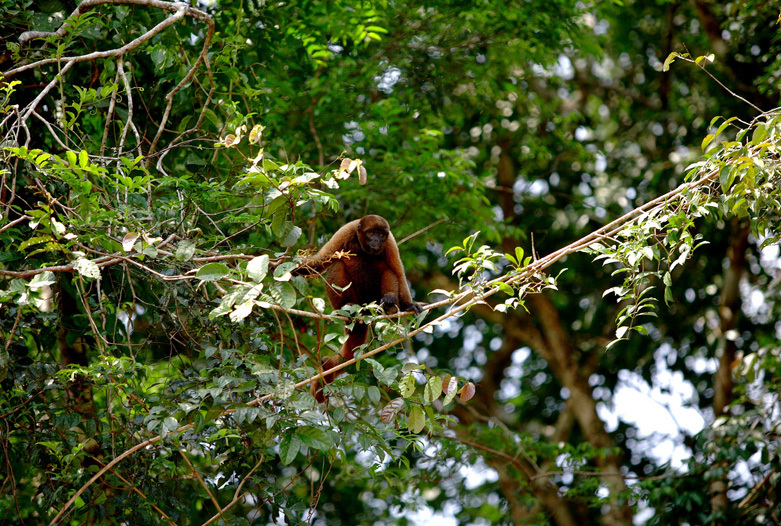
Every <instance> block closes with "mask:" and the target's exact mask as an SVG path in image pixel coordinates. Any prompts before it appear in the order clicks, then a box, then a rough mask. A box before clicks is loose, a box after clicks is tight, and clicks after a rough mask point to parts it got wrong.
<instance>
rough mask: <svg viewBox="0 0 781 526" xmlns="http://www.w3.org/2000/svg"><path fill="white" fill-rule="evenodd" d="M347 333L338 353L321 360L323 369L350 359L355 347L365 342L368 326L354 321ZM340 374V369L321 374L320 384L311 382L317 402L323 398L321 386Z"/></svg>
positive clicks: (328, 368)
mask: <svg viewBox="0 0 781 526" xmlns="http://www.w3.org/2000/svg"><path fill="white" fill-rule="evenodd" d="M347 334H348V336H347V341H345V342H344V345H343V346H342V348H341V349H340V350H339V354H336V355H334V356H331V357H329V358H326V359H325V360H323V363H322V369H323V371H329V370H331V369H333V368H334V367H336V366H337V365H339V364H340V363H342V362H345V361H347V360H352V358H353V356H355V348H356V347H358V346H359V345H363V344H364V343H366V336H367V335H368V334H369V326H368V325H366V324H365V323H359V322H356V323H355V325H354V326H353V329H352V330H351V331H348V333H347ZM340 374H342V369H340V370H338V371H336V372H334V373H332V374H327V375H325V376H323V379H322V385H321V383H320V382H321V381H319V380H318V381H315V382H312V396H314V397H315V399H316V400H317V401H318V402H320V403H323V401H324V400H325V395H324V394H323V387H324V386H326V385H328V384H330V383H331V382H333V381H334V380H335V379H336V377H337V376H339V375H340Z"/></svg>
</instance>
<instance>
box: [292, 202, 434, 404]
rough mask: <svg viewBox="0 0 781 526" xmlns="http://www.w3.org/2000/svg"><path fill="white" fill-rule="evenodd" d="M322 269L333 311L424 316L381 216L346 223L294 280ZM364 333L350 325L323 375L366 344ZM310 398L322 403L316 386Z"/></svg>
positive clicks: (327, 379)
mask: <svg viewBox="0 0 781 526" xmlns="http://www.w3.org/2000/svg"><path fill="white" fill-rule="evenodd" d="M329 267H330V268H329ZM327 268H329V270H328V276H327V278H326V283H327V284H328V289H327V292H328V299H329V300H330V302H331V306H332V307H333V308H334V309H339V308H341V307H343V306H345V305H350V304H356V305H363V304H366V303H371V302H373V301H376V302H378V303H380V304H381V305H382V306H383V307H384V308H385V310H386V312H389V311H392V310H394V309H395V308H399V309H400V310H401V311H413V312H414V313H416V314H417V313H420V312H421V311H422V310H423V308H422V307H421V305H419V304H418V303H415V302H413V301H412V294H411V293H410V290H409V286H408V285H407V278H406V276H405V275H404V265H403V264H402V263H401V258H400V257H399V247H398V246H397V245H396V240H395V239H394V237H393V234H392V233H391V231H390V226H389V225H388V222H387V221H386V220H385V219H383V218H382V217H380V216H377V215H367V216H364V217H362V218H361V219H356V220H355V221H351V222H349V223H347V224H346V225H344V226H343V227H342V228H340V229H339V230H337V231H336V233H335V234H334V235H333V237H331V239H330V240H329V241H328V242H327V243H326V244H325V245H323V247H322V248H321V249H320V250H319V251H318V252H317V254H315V255H314V256H311V257H309V258H307V259H306V260H304V262H303V263H302V265H301V266H300V267H299V268H298V269H296V270H295V271H294V272H293V274H295V275H303V276H311V275H314V274H320V273H322V272H323V271H325V269H327ZM348 285H349V287H348ZM345 287H347V289H346V290H344V289H345ZM368 331H369V327H368V326H367V325H366V324H364V323H360V322H357V323H355V324H354V327H353V329H352V330H346V332H347V334H348V337H347V341H345V342H344V345H343V346H342V348H341V349H340V350H339V353H338V354H336V355H334V356H331V357H330V358H327V359H325V360H323V364H322V368H323V371H328V370H330V369H332V368H334V367H336V366H337V365H339V364H340V363H342V362H343V361H346V360H351V359H352V358H353V355H354V354H355V348H356V347H358V346H359V345H363V344H364V343H365V342H366V336H367V334H368ZM340 373H341V371H337V372H335V373H333V374H329V375H327V376H324V377H323V384H329V383H331V382H333V380H334V378H336V376H337V375H339V374H340ZM312 394H313V395H314V396H315V398H316V399H317V400H318V402H322V401H323V400H324V399H325V397H324V395H323V391H322V386H321V385H320V382H314V383H312Z"/></svg>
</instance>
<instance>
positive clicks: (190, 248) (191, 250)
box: [125, 239, 196, 261]
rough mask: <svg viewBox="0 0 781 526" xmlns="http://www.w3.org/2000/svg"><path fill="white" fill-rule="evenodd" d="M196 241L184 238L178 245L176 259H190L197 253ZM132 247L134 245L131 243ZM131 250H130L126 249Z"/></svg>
mask: <svg viewBox="0 0 781 526" xmlns="http://www.w3.org/2000/svg"><path fill="white" fill-rule="evenodd" d="M195 246H196V245H195V241H193V240H192V239H184V240H182V241H181V242H179V244H178V245H177V247H176V254H175V257H176V260H177V261H190V260H191V259H192V257H193V256H194V255H195ZM131 247H132V245H131ZM125 252H129V250H125Z"/></svg>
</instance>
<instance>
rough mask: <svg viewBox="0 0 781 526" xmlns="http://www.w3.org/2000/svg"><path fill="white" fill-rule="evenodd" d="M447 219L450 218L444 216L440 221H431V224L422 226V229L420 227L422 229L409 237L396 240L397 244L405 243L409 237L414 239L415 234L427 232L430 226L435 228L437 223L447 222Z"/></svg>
mask: <svg viewBox="0 0 781 526" xmlns="http://www.w3.org/2000/svg"><path fill="white" fill-rule="evenodd" d="M447 220H448V218H447V217H443V218H442V219H440V220H439V221H434V222H433V223H431V224H430V225H428V226H424V227H423V228H421V229H420V230H418V231H417V232H413V233H412V234H410V235H408V236H407V237H405V238H404V239H402V240H401V241H397V242H396V244H397V245H401V244H402V243H404V242H405V241H407V240H408V239H412V238H413V237H415V236H417V235H420V234H422V233H423V232H425V231H426V230H428V229H429V228H433V227H435V226H437V225H438V224H440V223H444V222H445V221H447Z"/></svg>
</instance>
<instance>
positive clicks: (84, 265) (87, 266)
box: [73, 258, 100, 279]
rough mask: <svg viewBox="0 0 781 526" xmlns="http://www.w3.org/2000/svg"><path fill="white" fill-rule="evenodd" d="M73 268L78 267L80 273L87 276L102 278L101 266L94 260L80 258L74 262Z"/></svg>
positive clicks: (77, 270)
mask: <svg viewBox="0 0 781 526" xmlns="http://www.w3.org/2000/svg"><path fill="white" fill-rule="evenodd" d="M73 268H74V269H76V272H78V273H79V275H81V276H83V277H85V278H90V279H100V267H98V266H97V265H96V264H95V262H94V261H90V260H89V259H85V258H79V259H77V260H76V261H75V262H74V263H73Z"/></svg>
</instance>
